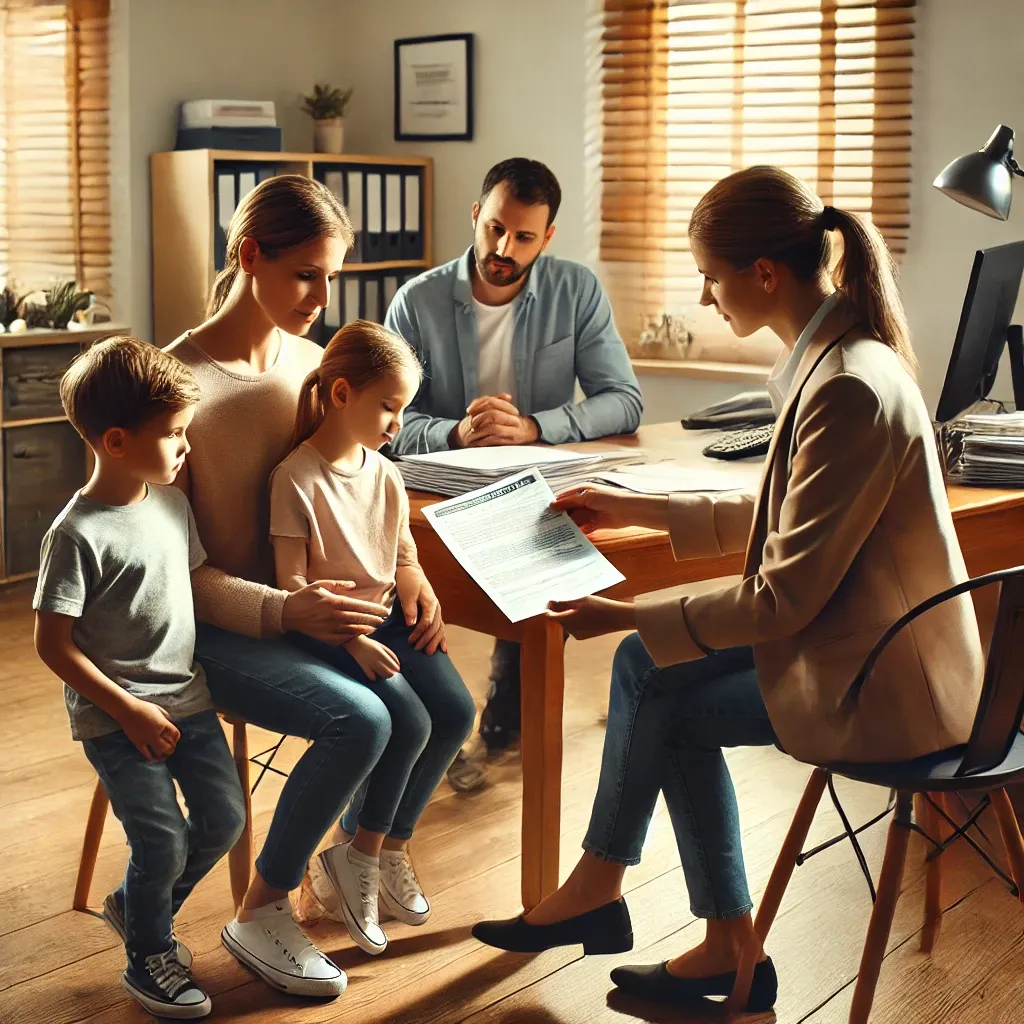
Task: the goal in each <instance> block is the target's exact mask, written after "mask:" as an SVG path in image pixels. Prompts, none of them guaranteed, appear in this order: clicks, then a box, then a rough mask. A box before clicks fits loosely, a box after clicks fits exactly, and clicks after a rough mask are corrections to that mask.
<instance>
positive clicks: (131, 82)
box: [111, 0, 375, 338]
mask: <svg viewBox="0 0 1024 1024" xmlns="http://www.w3.org/2000/svg"><path fill="white" fill-rule="evenodd" d="M368 6H375V5H368ZM111 18H112V33H111V44H112V45H111V52H112V75H111V135H112V138H113V142H114V144H113V147H112V149H113V152H112V183H113V186H114V187H113V195H112V210H111V212H112V217H113V221H114V231H113V234H114V254H113V257H114V294H115V306H116V308H115V314H116V316H117V317H118V319H122V320H124V321H126V322H127V323H129V324H130V325H131V327H132V329H133V330H134V331H135V332H136V333H137V334H139V335H140V336H141V337H144V338H148V337H152V299H151V261H152V257H151V252H150V190H149V154H150V153H155V152H160V151H161V150H168V149H173V148H174V136H175V129H176V125H177V110H178V104H179V103H180V102H181V101H182V100H190V99H200V98H204V97H217V98H230V99H234V98H239V99H271V100H274V102H275V103H276V104H277V114H278V123H279V124H281V125H282V127H283V129H284V145H285V148H286V149H292V150H302V151H308V150H309V149H311V148H312V137H313V129H312V122H311V121H310V120H309V118H308V117H307V116H306V115H305V114H303V113H302V111H301V110H300V109H299V97H300V94H302V93H304V92H309V91H310V90H311V86H312V83H313V82H314V81H324V80H329V81H340V80H341V79H342V78H343V77H345V61H344V59H343V58H342V57H341V49H342V47H341V36H342V34H343V32H344V22H345V18H344V11H343V9H342V4H341V3H340V2H339V0H114V2H113V5H112V11H111Z"/></svg>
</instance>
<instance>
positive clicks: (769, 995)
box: [612, 957, 779, 1013]
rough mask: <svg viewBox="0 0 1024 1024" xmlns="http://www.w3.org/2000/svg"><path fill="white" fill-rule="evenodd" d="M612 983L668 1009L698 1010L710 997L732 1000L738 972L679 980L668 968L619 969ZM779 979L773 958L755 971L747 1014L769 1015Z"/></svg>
mask: <svg viewBox="0 0 1024 1024" xmlns="http://www.w3.org/2000/svg"><path fill="white" fill-rule="evenodd" d="M612 981H613V982H614V983H615V984H616V985H617V986H618V987H619V989H620V990H621V991H623V992H625V993H627V994H628V995H631V996H637V997H639V998H640V999H649V1000H650V1001H651V1002H655V1003H663V1004H665V1005H666V1006H682V1007H694V1006H698V1005H700V1003H702V1002H703V1001H704V1000H705V999H706V997H707V996H728V995H729V994H730V993H731V992H732V987H733V984H734V983H735V981H736V972H735V971H732V972H730V973H729V974H716V975H714V976H713V977H710V978H677V977H676V976H675V975H674V974H669V973H668V964H667V962H666V963H663V964H652V965H651V966H649V967H616V968H615V970H614V971H612ZM778 994H779V979H778V975H776V973H775V965H774V964H773V963H772V959H771V957H769V958H768V959H767V960H764V961H763V962H762V963H759V964H758V965H757V966H756V967H755V968H754V980H753V981H752V982H751V985H750V996H749V998H748V999H747V1005H746V1007H745V1009H746V1012H747V1013H765V1012H767V1011H768V1010H770V1009H771V1008H772V1007H773V1006H774V1005H775V999H776V997H777V996H778Z"/></svg>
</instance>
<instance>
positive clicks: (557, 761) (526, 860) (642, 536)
mask: <svg viewBox="0 0 1024 1024" xmlns="http://www.w3.org/2000/svg"><path fill="white" fill-rule="evenodd" d="M708 440H709V435H706V434H703V433H692V432H685V431H683V430H682V428H681V427H680V426H679V425H678V424H676V423H663V424H658V425H656V426H650V427H641V429H640V432H639V434H638V435H637V436H635V437H628V438H610V439H608V440H606V441H600V442H592V443H589V444H584V445H572V446H570V447H573V448H577V449H579V450H588V449H599V448H601V447H603V446H613V447H614V446H617V447H624V446H630V447H639V448H643V449H644V450H645V451H646V452H648V453H649V454H650V456H651V457H652V460H653V459H656V458H672V459H674V460H675V461H677V462H679V463H682V464H687V463H690V464H694V465H700V464H703V465H704V466H705V467H706V466H707V465H708V461H707V460H705V459H704V457H703V456H702V455H701V454H700V450H701V448H702V447H703V446H704V445H706V444H707V443H708ZM733 466H734V468H735V469H736V470H737V472H738V473H739V474H741V475H742V476H744V477H745V478H746V483H748V484H749V486H750V488H751V489H752V490H753V489H754V488H756V486H757V482H758V480H759V478H760V475H761V464H760V461H745V462H742V463H734V464H733ZM437 500H438V499H437V498H436V497H434V496H431V495H425V494H417V493H415V492H413V493H411V494H410V503H411V513H412V515H411V524H412V531H413V536H414V537H415V538H416V543H417V545H418V546H419V553H420V561H421V563H422V565H423V568H424V570H425V571H426V573H427V575H428V576H429V577H430V581H431V583H432V584H433V586H434V589H435V591H436V592H437V595H438V598H439V599H440V601H441V607H442V609H443V611H444V617H445V621H446V622H450V623H452V624H453V625H458V626H464V627H466V628H467V629H472V630H475V631H477V632H480V633H486V634H488V635H490V636H494V637H500V638H502V639H505V640H518V641H519V642H521V643H522V645H523V653H522V672H521V675H522V756H523V825H522V851H523V875H522V890H523V892H522V895H523V906H524V907H526V908H530V907H533V906H535V905H536V904H537V903H538V902H540V900H541V899H542V898H543V897H544V896H546V895H548V894H549V893H551V892H553V891H554V890H555V889H556V888H557V887H558V845H559V817H560V810H561V806H560V805H561V784H562V696H563V684H564V666H563V660H562V659H563V646H562V630H561V627H560V626H558V625H557V624H556V623H554V622H551V621H549V620H547V619H545V618H543V617H538V618H534V619H528V620H526V621H525V622H518V623H511V622H509V621H508V619H506V618H505V616H504V615H503V614H502V613H501V612H499V611H498V609H497V608H496V607H495V606H494V604H493V603H492V602H491V601H490V600H489V599H488V598H487V597H486V595H485V594H484V593H483V591H482V590H481V589H480V588H479V587H478V586H477V585H476V583H474V582H473V580H471V579H470V578H469V576H468V575H467V574H466V573H465V571H464V570H463V569H462V567H461V566H460V565H459V564H458V562H456V561H455V559H454V558H453V557H452V555H451V553H450V552H449V551H448V549H447V548H446V547H445V546H444V544H443V543H442V542H441V540H440V538H439V537H438V536H437V534H436V533H435V532H434V531H433V529H432V528H431V527H430V525H429V524H428V523H427V521H426V519H425V517H424V516H423V512H422V509H423V506H424V505H428V504H431V503H432V502H434V501H437ZM949 500H950V505H951V506H952V509H953V517H954V520H955V522H956V527H957V535H958V536H959V538H960V546H961V548H962V549H963V552H964V557H965V559H966V561H967V568H968V571H969V572H970V574H971V575H972V576H977V575H980V574H982V573H986V572H992V571H994V570H996V569H1002V568H1008V567H1010V566H1013V565H1017V564H1018V563H1020V562H1022V561H1024V490H1020V491H998V490H983V489H980V488H972V487H950V488H949ZM593 540H594V543H595V544H596V545H597V546H598V548H600V549H601V551H602V552H603V553H604V555H605V556H606V557H607V558H608V559H609V561H611V562H612V563H613V564H614V565H615V566H616V567H617V568H618V569H619V570H620V571H621V572H622V574H623V575H624V576H625V577H626V580H625V582H624V583H621V584H619V585H618V586H616V587H614V588H613V589H612V590H609V591H606V593H607V595H608V596H610V597H620V598H627V597H635V596H636V595H637V594H644V593H648V592H650V591H653V590H660V589H663V588H665V587H671V586H675V585H677V584H680V583H691V582H694V581H697V580H709V579H717V578H718V577H721V576H731V575H734V574H737V573H739V572H740V571H741V570H742V562H743V556H742V555H731V556H728V557H724V558H705V559H692V560H690V561H685V562H676V561H675V560H674V559H673V557H672V549H671V546H670V545H669V541H668V536H667V535H666V534H664V533H658V532H654V531H650V530H641V529H629V530H615V531H606V532H604V533H598V534H596V535H594V537H593ZM609 669H610V666H609Z"/></svg>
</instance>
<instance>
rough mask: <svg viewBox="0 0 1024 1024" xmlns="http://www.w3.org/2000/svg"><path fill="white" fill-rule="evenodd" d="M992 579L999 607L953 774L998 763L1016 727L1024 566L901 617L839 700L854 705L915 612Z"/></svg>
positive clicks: (1021, 689) (957, 590)
mask: <svg viewBox="0 0 1024 1024" xmlns="http://www.w3.org/2000/svg"><path fill="white" fill-rule="evenodd" d="M994 583H999V584H1001V589H1000V591H999V608H998V610H997V612H996V622H995V629H994V630H993V633H992V643H991V646H990V647H989V654H988V662H987V663H986V665H985V679H984V682H983V683H982V688H981V697H980V699H979V700H978V710H977V712H975V715H974V725H973V727H972V728H971V738H970V739H969V740H968V741H967V747H966V749H965V751H964V756H963V759H962V761H961V763H960V767H959V768H958V769H957V775H961V776H962V775H975V774H977V773H978V772H984V771H988V770H990V769H992V768H995V767H996V766H997V765H999V764H1001V763H1002V762H1003V760H1004V759H1005V757H1006V755H1007V754H1008V753H1009V752H1010V747H1011V746H1013V741H1014V738H1015V737H1016V735H1017V732H1018V731H1019V729H1020V724H1021V716H1022V715H1024V566H1021V565H1018V566H1016V567H1015V568H1013V569H1001V570H999V571H998V572H990V573H987V574H986V575H984V576H978V577H975V578H974V579H972V580H965V581H964V582H963V583H957V584H956V585H955V586H952V587H950V588H949V589H948V590H944V591H942V593H941V594H936V595H935V596H934V597H930V598H928V599H927V600H926V601H922V602H921V603H920V604H919V605H917V607H915V608H912V609H911V610H910V611H909V612H907V613H906V614H905V615H903V616H901V617H900V618H899V619H898V620H897V621H896V622H894V623H893V624H892V625H891V626H890V627H889V628H888V629H887V630H886V631H885V633H883V634H882V636H881V638H880V639H879V641H878V643H877V644H875V646H874V647H873V648H872V650H871V652H870V654H868V656H867V658H865V660H864V664H863V665H862V666H861V669H860V671H859V672H858V673H857V676H856V678H855V679H854V680H853V682H852V683H851V684H850V688H849V689H848V690H847V692H846V696H845V697H844V698H843V703H844V704H845V705H847V706H852V705H855V704H856V703H857V700H858V698H859V696H860V691H861V689H862V688H863V686H864V684H865V682H866V681H867V679H868V677H869V676H870V675H871V672H872V670H873V669H874V667H875V663H876V662H877V661H878V659H879V658H880V657H881V655H882V652H883V651H884V650H885V648H886V647H887V646H888V645H889V643H890V641H891V640H892V639H893V637H895V636H896V634H897V633H899V632H900V631H901V630H902V629H904V628H905V627H906V626H907V625H909V623H911V622H912V621H913V620H914V619H916V618H917V617H918V616H919V615H923V614H924V613H925V612H926V611H928V610H930V609H931V608H934V607H936V605H940V604H943V603H944V602H945V601H949V600H951V599H952V598H954V597H959V596H960V595H961V594H966V593H969V592H970V591H973V590H980V589H981V588H982V587H987V586H991V585H992V584H994Z"/></svg>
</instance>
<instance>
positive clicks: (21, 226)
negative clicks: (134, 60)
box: [0, 0, 111, 302]
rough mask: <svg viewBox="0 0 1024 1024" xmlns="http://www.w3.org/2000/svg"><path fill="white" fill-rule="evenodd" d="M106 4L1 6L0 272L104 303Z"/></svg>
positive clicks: (81, 0) (40, 1) (23, 1)
mask: <svg viewBox="0 0 1024 1024" xmlns="http://www.w3.org/2000/svg"><path fill="white" fill-rule="evenodd" d="M108 20H109V0H64V2H59V3H58V2H50V0H0V45H2V50H0V276H2V277H3V278H6V279H8V280H9V281H11V282H13V283H14V284H16V286H17V287H18V289H19V291H20V292H21V293H24V292H26V291H29V290H32V289H35V288H46V287H49V286H50V285H52V284H53V283H54V282H55V281H57V280H66V279H69V278H73V279H74V280H76V281H77V282H78V285H79V287H80V288H83V289H87V290H90V291H93V292H95V293H96V296H97V298H98V299H99V300H101V301H103V302H109V299H110V248H111V243H110V184H109V179H110V163H109V88H108V81H109V66H108V54H107V35H108V32H107V26H108Z"/></svg>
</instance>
